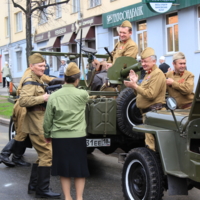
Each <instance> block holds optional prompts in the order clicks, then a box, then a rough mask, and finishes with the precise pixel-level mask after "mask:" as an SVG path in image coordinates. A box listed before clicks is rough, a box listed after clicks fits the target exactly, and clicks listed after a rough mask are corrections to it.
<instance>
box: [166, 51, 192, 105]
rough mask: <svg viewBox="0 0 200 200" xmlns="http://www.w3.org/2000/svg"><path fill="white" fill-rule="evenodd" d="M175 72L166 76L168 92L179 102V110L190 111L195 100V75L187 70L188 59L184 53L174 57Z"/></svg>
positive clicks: (176, 54) (170, 72)
mask: <svg viewBox="0 0 200 200" xmlns="http://www.w3.org/2000/svg"><path fill="white" fill-rule="evenodd" d="M173 65H174V71H169V72H168V73H167V74H166V78H167V80H166V83H167V91H168V93H169V95H170V96H171V97H174V98H175V99H176V101H177V104H178V108H179V109H189V108H190V107H191V105H192V101H193V98H194V93H193V89H194V75H193V74H192V73H191V72H189V71H187V70H186V58H185V55H184V54H183V53H182V52H178V53H175V54H174V55H173Z"/></svg>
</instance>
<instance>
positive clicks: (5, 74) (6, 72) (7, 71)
mask: <svg viewBox="0 0 200 200" xmlns="http://www.w3.org/2000/svg"><path fill="white" fill-rule="evenodd" d="M1 73H2V76H3V88H5V87H6V82H7V87H9V82H8V81H6V77H10V76H11V72H10V68H9V65H8V62H7V61H5V66H4V67H3V69H2V71H1Z"/></svg>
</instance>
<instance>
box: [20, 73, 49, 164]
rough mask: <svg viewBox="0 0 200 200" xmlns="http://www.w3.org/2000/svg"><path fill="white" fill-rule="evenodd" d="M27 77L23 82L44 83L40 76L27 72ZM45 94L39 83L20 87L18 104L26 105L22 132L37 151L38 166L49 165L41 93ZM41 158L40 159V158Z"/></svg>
mask: <svg viewBox="0 0 200 200" xmlns="http://www.w3.org/2000/svg"><path fill="white" fill-rule="evenodd" d="M27 77H28V78H25V80H24V82H23V84H25V83H26V82H29V81H33V82H37V83H39V84H41V85H42V84H44V82H43V81H42V78H40V77H38V76H37V75H35V74H34V72H31V71H30V72H29V73H28V74H27ZM44 94H45V90H44V87H42V86H40V85H32V84H28V85H24V86H23V87H22V89H21V94H20V98H19V104H20V106H21V107H26V110H27V112H26V115H25V117H24V121H23V127H22V132H24V133H26V134H29V137H30V139H31V142H32V144H33V146H34V148H35V149H36V151H37V153H38V159H39V160H38V161H37V162H38V165H39V166H51V158H52V154H51V145H50V144H47V143H46V142H45V139H44V135H43V134H44V131H43V119H44V112H45V107H44V106H42V105H41V104H43V103H44V98H43V95H44ZM41 158H42V159H41Z"/></svg>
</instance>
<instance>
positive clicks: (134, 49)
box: [108, 20, 138, 64]
mask: <svg viewBox="0 0 200 200" xmlns="http://www.w3.org/2000/svg"><path fill="white" fill-rule="evenodd" d="M131 35H132V25H131V23H130V22H129V21H128V20H126V21H124V22H123V23H122V24H121V26H120V27H119V40H120V41H119V42H118V43H117V44H116V45H115V48H114V50H113V51H112V52H111V54H112V56H113V61H112V63H113V64H114V62H115V60H116V59H117V58H119V57H121V56H129V57H133V58H136V56H137V53H138V46H137V44H136V43H135V42H134V41H133V40H132V39H131ZM108 62H110V60H109V61H108Z"/></svg>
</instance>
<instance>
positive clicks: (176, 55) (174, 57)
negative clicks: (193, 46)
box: [173, 52, 185, 61]
mask: <svg viewBox="0 0 200 200" xmlns="http://www.w3.org/2000/svg"><path fill="white" fill-rule="evenodd" d="M178 59H185V55H184V54H183V53H182V52H178V53H175V54H174V55H173V61H174V60H178Z"/></svg>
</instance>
